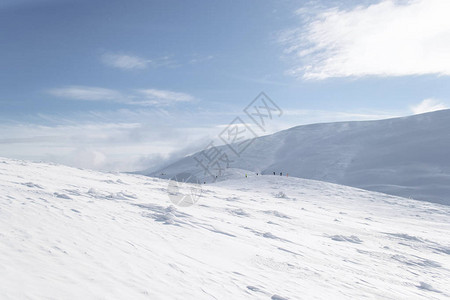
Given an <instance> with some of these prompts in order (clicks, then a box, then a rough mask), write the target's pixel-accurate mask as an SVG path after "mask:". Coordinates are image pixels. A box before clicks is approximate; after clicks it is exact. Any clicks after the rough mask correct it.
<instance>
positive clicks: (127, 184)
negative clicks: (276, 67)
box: [0, 159, 450, 299]
mask: <svg viewBox="0 0 450 300" xmlns="http://www.w3.org/2000/svg"><path fill="white" fill-rule="evenodd" d="M167 186H168V182H167V181H166V180H162V179H155V178H149V177H145V176H138V175H124V174H105V173H99V172H94V171H87V170H80V169H74V168H69V167H64V166H58V165H48V164H37V163H29V162H22V161H16V160H9V159H0V266H1V272H0V298H1V299H363V298H376V299H448V297H450V288H449V285H448V279H449V278H450V258H449V255H450V240H449V236H450V207H447V206H442V205H439V204H433V203H428V202H419V201H414V200H408V199H403V198H397V197H394V196H388V195H385V194H379V193H374V192H368V191H364V190H359V189H354V188H350V187H345V186H339V185H334V184H330V183H323V182H318V181H312V180H304V179H298V178H286V177H280V176H252V175H250V177H249V178H242V176H239V178H238V179H229V180H227V181H222V182H218V183H216V184H212V185H210V184H206V185H203V193H202V195H201V197H200V199H199V202H198V203H197V204H196V205H193V206H190V207H185V208H180V207H174V206H172V205H171V203H170V202H169V199H168V196H167Z"/></svg>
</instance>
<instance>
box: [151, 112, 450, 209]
mask: <svg viewBox="0 0 450 300" xmlns="http://www.w3.org/2000/svg"><path fill="white" fill-rule="evenodd" d="M448 129H450V110H441V111H435V112H430V113H425V114H420V115H412V116H406V117H399V118H389V119H383V120H373V121H348V122H329V123H317V124H309V125H300V126H295V127H292V128H289V129H286V130H282V131H279V132H276V133H274V134H271V135H266V136H261V137H258V138H255V139H254V141H253V142H252V143H251V144H250V146H248V148H247V149H246V151H245V152H243V153H242V154H241V156H240V157H237V156H236V155H233V153H232V151H231V150H230V149H229V147H228V146H227V145H222V146H218V147H217V148H218V149H220V150H221V151H224V152H225V153H226V154H227V155H228V156H229V157H233V159H231V160H232V162H231V163H230V166H229V167H231V168H239V169H244V170H248V171H250V172H258V173H261V174H272V173H273V172H275V173H276V174H279V173H280V172H282V173H283V174H289V176H295V177H300V178H306V179H314V180H320V181H325V182H331V183H337V184H343V185H348V186H352V187H357V188H363V189H366V190H370V191H377V192H383V193H387V194H392V195H397V196H401V197H406V198H413V199H418V200H424V201H429V202H436V203H441V204H446V205H450V199H449V198H448V197H447V196H446V195H449V194H450V160H449V159H447V156H448V154H447V149H449V148H450V131H449V130H448ZM199 153H200V152H197V153H195V154H193V155H190V156H187V157H185V158H183V159H181V160H179V161H176V162H174V163H172V164H170V165H168V166H167V167H165V168H162V169H160V170H158V171H156V172H151V173H147V174H145V175H149V176H154V177H162V178H170V177H173V176H175V175H176V174H178V173H182V172H188V173H191V174H194V175H195V176H197V177H198V178H199V180H201V181H206V182H209V181H211V178H208V176H205V174H204V171H203V170H202V169H201V168H199V166H196V161H195V160H194V159H193V157H194V156H195V155H198V154H199ZM161 174H164V175H161ZM219 177H220V176H219Z"/></svg>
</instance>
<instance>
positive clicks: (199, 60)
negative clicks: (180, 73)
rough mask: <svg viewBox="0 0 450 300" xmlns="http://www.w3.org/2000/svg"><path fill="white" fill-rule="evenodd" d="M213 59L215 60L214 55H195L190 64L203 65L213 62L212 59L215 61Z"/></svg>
mask: <svg viewBox="0 0 450 300" xmlns="http://www.w3.org/2000/svg"><path fill="white" fill-rule="evenodd" d="M213 58H214V56H212V55H207V56H198V55H195V56H194V58H191V59H190V60H189V63H190V64H198V63H202V62H206V61H209V60H211V59H213Z"/></svg>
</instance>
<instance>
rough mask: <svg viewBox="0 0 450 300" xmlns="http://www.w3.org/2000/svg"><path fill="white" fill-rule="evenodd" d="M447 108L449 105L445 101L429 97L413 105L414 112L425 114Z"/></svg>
mask: <svg viewBox="0 0 450 300" xmlns="http://www.w3.org/2000/svg"><path fill="white" fill-rule="evenodd" d="M447 108H449V107H448V106H447V105H446V104H445V103H444V102H442V101H440V100H437V99H433V98H429V99H425V100H423V101H422V102H420V103H419V104H417V105H413V106H411V111H412V112H413V113H414V114H423V113H427V112H432V111H436V110H442V109H447Z"/></svg>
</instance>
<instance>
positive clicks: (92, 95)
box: [47, 86, 123, 101]
mask: <svg viewBox="0 0 450 300" xmlns="http://www.w3.org/2000/svg"><path fill="white" fill-rule="evenodd" d="M47 92H48V93H49V94H51V95H53V96H56V97H60V98H69V99H74V100H87V101H119V100H120V99H122V98H123V96H122V95H121V93H120V92H118V91H115V90H111V89H105V88H100V87H90V86H66V87H62V88H55V89H50V90H48V91H47Z"/></svg>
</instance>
